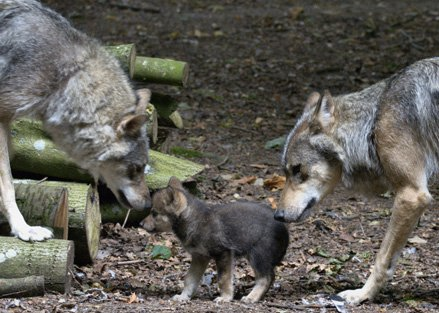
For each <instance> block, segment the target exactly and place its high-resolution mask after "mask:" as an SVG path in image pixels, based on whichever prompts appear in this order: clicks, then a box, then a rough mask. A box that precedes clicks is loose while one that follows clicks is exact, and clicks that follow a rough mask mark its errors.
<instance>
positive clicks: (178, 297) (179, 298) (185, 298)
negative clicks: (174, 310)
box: [171, 295, 191, 302]
mask: <svg viewBox="0 0 439 313" xmlns="http://www.w3.org/2000/svg"><path fill="white" fill-rule="evenodd" d="M171 300H172V301H178V302H184V301H190V300H191V298H189V297H188V296H185V295H175V296H173V297H172V298H171Z"/></svg>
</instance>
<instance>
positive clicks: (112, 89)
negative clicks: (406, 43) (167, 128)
mask: <svg viewBox="0 0 439 313" xmlns="http://www.w3.org/2000/svg"><path fill="white" fill-rule="evenodd" d="M149 97H150V92H149V90H146V89H145V90H142V91H139V92H138V93H137V95H136V92H134V91H133V89H132V88H131V86H130V84H129V81H128V79H127V77H126V76H125V74H124V73H123V71H122V70H121V69H120V66H119V65H118V63H117V61H116V60H115V59H114V58H113V57H111V56H110V55H109V54H108V53H107V52H106V51H105V50H104V48H102V47H101V46H100V44H99V43H98V42H97V41H95V40H94V39H91V38H89V37H87V36H86V35H85V34H83V33H81V32H79V31H77V30H75V29H74V28H73V27H72V26H71V25H70V24H69V23H68V22H67V21H66V20H65V19H64V18H63V17H61V16H60V15H59V14H57V13H55V12H53V11H52V10H50V9H48V8H45V7H43V6H42V5H41V4H40V3H39V2H37V1H33V0H1V1H0V197H1V205H0V207H1V209H0V210H1V211H2V212H3V214H5V216H6V218H7V219H8V222H9V225H10V226H11V232H12V234H13V235H15V236H17V237H19V238H20V239H22V240H34V241H39V240H44V239H46V238H50V237H51V236H52V233H51V232H50V231H49V230H47V229H45V228H42V227H39V226H35V227H31V226H29V225H28V224H27V223H26V222H25V220H24V219H23V216H22V214H21V213H20V212H19V210H18V208H17V204H16V202H15V194H14V187H13V183H12V175H11V169H10V165H9V156H8V151H9V149H8V143H9V130H10V129H9V125H10V123H11V121H12V120H14V119H15V118H18V117H23V116H30V117H33V118H36V119H40V120H42V122H43V125H44V128H45V130H46V131H47V132H48V134H49V135H50V136H51V137H52V139H53V141H54V142H55V144H57V145H58V147H60V148H61V149H62V150H64V151H65V152H66V153H67V154H68V155H69V156H70V157H71V158H72V159H73V160H74V161H75V162H76V163H77V164H78V165H79V166H80V167H82V168H84V169H86V170H88V171H89V172H90V173H91V174H92V175H93V177H94V178H95V180H97V179H98V178H102V179H103V180H104V181H105V182H106V184H107V186H108V187H109V188H110V189H111V190H112V191H113V193H114V194H115V195H116V197H117V198H118V200H119V201H120V202H121V203H122V204H123V205H125V206H126V207H130V208H134V209H146V208H148V207H150V205H151V200H150V197H149V191H148V188H147V187H146V185H145V182H144V175H145V174H144V168H145V164H146V163H147V159H148V155H147V150H148V141H147V137H146V129H145V126H144V124H145V121H146V116H145V114H143V113H142V112H144V108H145V105H146V104H147V102H148V101H149Z"/></svg>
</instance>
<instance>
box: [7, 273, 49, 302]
mask: <svg viewBox="0 0 439 313" xmlns="http://www.w3.org/2000/svg"><path fill="white" fill-rule="evenodd" d="M36 296H44V277H43V276H28V277H22V278H0V298H22V297H36Z"/></svg>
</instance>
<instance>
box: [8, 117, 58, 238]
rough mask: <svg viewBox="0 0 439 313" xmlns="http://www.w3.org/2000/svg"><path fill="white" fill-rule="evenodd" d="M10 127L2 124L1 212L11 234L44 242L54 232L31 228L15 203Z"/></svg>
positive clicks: (36, 227)
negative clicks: (10, 159) (10, 151)
mask: <svg viewBox="0 0 439 313" xmlns="http://www.w3.org/2000/svg"><path fill="white" fill-rule="evenodd" d="M8 140H9V127H8V124H5V123H0V197H1V203H0V205H1V207H0V208H1V211H2V212H3V214H4V215H5V216H6V219H7V220H8V222H9V225H10V227H11V233H12V234H13V235H14V236H16V237H18V238H20V239H21V240H24V241H42V240H45V239H48V238H51V237H52V232H51V231H50V230H48V229H46V228H43V227H39V226H29V225H28V224H27V223H26V221H25V220H24V218H23V215H22V214H21V213H20V210H19V209H18V207H17V203H16V202H15V190H14V183H13V181H12V174H11V167H10V164H9V151H8Z"/></svg>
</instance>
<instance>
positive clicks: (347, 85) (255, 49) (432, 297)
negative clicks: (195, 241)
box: [0, 0, 439, 313]
mask: <svg viewBox="0 0 439 313" xmlns="http://www.w3.org/2000/svg"><path fill="white" fill-rule="evenodd" d="M43 2H44V3H46V4H48V5H49V6H50V7H52V8H54V9H55V10H57V11H59V12H61V13H62V14H63V15H64V16H66V17H68V18H69V19H70V20H71V21H72V23H73V24H74V25H75V26H76V27H78V28H79V29H81V30H83V31H85V32H86V33H88V34H90V35H92V36H94V37H97V38H99V39H100V40H101V41H102V42H104V43H105V44H118V43H129V42H135V43H136V44H137V50H138V54H139V55H147V56H156V57H166V58H174V59H178V60H183V61H187V62H188V63H189V64H190V68H191V69H190V71H191V77H190V84H189V86H188V87H187V88H184V89H179V88H175V87H167V86H156V85H151V86H149V87H150V88H151V89H152V90H153V91H161V92H165V93H167V94H170V95H173V96H175V97H176V98H177V99H178V100H179V101H180V102H181V109H180V110H181V112H182V115H183V117H184V121H185V128H184V129H183V130H172V131H171V132H170V134H169V137H168V139H167V141H166V142H165V143H164V144H163V145H162V146H161V147H158V148H159V149H162V150H163V151H165V152H168V151H170V150H169V148H170V147H173V146H180V147H184V148H187V149H193V150H196V151H200V152H202V153H203V157H200V158H194V159H193V160H194V161H196V162H200V163H202V164H205V165H206V170H205V171H204V172H203V173H202V174H201V175H200V176H199V177H197V181H198V188H199V191H200V193H199V196H200V197H201V198H204V199H206V200H208V201H211V202H219V201H221V202H225V201H231V200H235V199H237V198H242V199H251V200H257V201H262V202H267V203H268V202H270V201H272V202H273V201H274V202H276V201H277V200H278V198H279V193H280V191H279V190H278V189H276V188H274V189H270V188H264V187H263V186H262V185H260V184H254V183H245V181H246V179H245V178H247V177H249V176H255V177H256V178H261V179H270V178H272V177H273V175H282V170H281V168H280V154H281V148H280V147H274V148H271V149H265V148H264V146H265V144H266V143H267V142H268V141H270V140H272V139H276V138H279V137H281V136H284V135H286V134H287V133H288V132H289V130H290V129H291V128H292V127H293V125H294V122H295V121H296V119H297V118H298V116H299V114H300V112H301V111H302V108H303V103H304V102H305V99H306V97H307V96H308V95H309V93H310V92H311V91H314V90H318V91H323V90H325V89H329V90H330V91H331V92H332V93H333V94H339V93H346V92H350V91H355V90H359V89H361V88H363V87H365V86H368V85H370V84H372V83H374V82H376V81H378V80H380V79H382V78H385V77H387V76H389V75H391V74H392V73H394V72H395V71H397V70H399V69H401V68H403V67H404V66H406V65H408V64H410V63H412V62H414V61H415V60H418V59H421V58H426V57H431V56H434V55H436V54H437V51H439V39H438V38H439V27H438V26H439V25H438V24H439V10H438V8H437V3H436V1H425V0H420V1H416V2H413V1H407V0H404V1H386V2H383V1H378V0H372V1H349V2H347V1H341V0H334V1H323V0H320V1H312V2H311V1H304V0H296V1H288V0H276V1H260V0H256V1H250V0H238V1H230V0H227V1H212V0H204V1H201V0H199V1H188V0H167V1H158V0H149V1H147V2H146V1H141V0H126V1H123V0H115V1H109V0H100V1H91V0H78V1H72V2H70V1H60V0H45V1H43ZM121 4H123V5H121ZM240 178H244V179H243V180H242V181H241V183H240V182H237V180H238V179H240ZM250 181H253V180H250ZM259 181H260V180H259ZM432 192H433V194H434V196H435V197H437V194H438V193H437V190H436V187H435V186H434V185H433V186H432ZM391 206H392V199H390V198H387V197H377V198H374V199H370V200H366V199H363V198H361V197H357V196H356V195H353V194H351V193H348V192H346V191H345V190H343V189H342V188H340V189H338V190H337V191H336V192H335V193H334V194H333V195H331V196H329V197H328V198H327V199H326V200H325V201H323V202H322V203H321V204H320V205H319V206H318V207H317V208H316V209H315V214H314V215H313V216H312V217H311V218H310V219H308V220H307V221H306V222H303V223H300V224H291V225H289V229H290V236H291V240H290V247H289V249H288V253H287V255H286V257H285V260H284V262H283V263H282V265H281V266H279V268H278V270H277V275H276V282H275V284H274V286H273V287H272V288H271V289H270V290H269V292H268V294H267V295H266V297H265V298H264V300H263V301H262V302H261V303H258V304H253V305H248V304H243V303H241V302H240V301H239V298H240V297H242V296H243V295H245V294H247V293H248V292H249V290H250V289H251V287H252V284H253V281H254V278H253V274H252V273H251V270H250V269H249V267H248V265H247V264H246V263H245V262H244V261H241V260H239V261H237V262H236V275H235V288H236V290H235V293H236V301H233V302H231V303H225V304H216V303H214V302H213V301H212V299H214V297H215V296H216V295H217V290H216V272H215V267H214V265H213V264H211V267H209V268H208V270H207V272H206V275H205V278H204V284H203V285H202V286H200V288H199V292H198V293H197V296H196V297H195V299H194V300H192V301H191V302H188V303H173V302H171V301H170V300H169V299H170V297H171V296H172V295H174V294H176V293H178V292H180V290H181V289H182V283H183V279H184V275H185V273H186V271H187V269H188V265H189V261H190V258H189V257H188V255H187V254H185V253H184V252H183V251H182V249H181V248H180V245H179V243H178V241H177V240H176V239H175V237H174V236H172V235H171V234H161V235H148V234H147V233H146V232H145V231H144V230H142V229H141V228H136V227H130V228H127V229H123V228H121V227H120V226H118V225H111V224H107V225H104V229H103V239H102V245H101V253H100V255H99V259H98V260H97V262H96V263H95V264H94V265H92V266H85V267H81V268H76V271H75V284H74V289H73V292H72V293H71V294H70V295H53V294H48V295H47V296H45V297H40V298H30V299H20V300H18V301H15V302H14V301H13V300H9V299H7V300H1V302H0V303H1V306H0V311H2V310H5V311H7V312H114V313H116V312H154V311H162V312H167V311H171V312H173V311H175V312H186V311H188V312H214V311H215V312H216V311H233V312H255V311H257V312H293V311H297V312H299V311H311V312H312V311H316V312H317V311H321V312H325V311H332V312H334V311H336V309H335V308H334V306H333V305H332V303H331V302H330V301H329V300H328V296H329V295H332V294H335V293H337V292H339V291H342V290H344V289H349V288H359V287H361V286H362V284H363V283H364V282H365V280H366V278H367V276H368V273H369V269H370V266H371V265H372V264H373V260H374V255H375V253H376V252H377V250H378V248H379V244H380V241H381V239H382V237H383V234H384V230H385V227H386V225H387V223H388V220H389V216H390V210H391ZM438 222H439V210H437V205H436V204H435V205H434V206H433V208H432V209H430V210H428V211H427V212H426V213H425V214H424V216H423V217H422V219H421V221H420V223H419V227H417V228H416V230H415V232H414V233H413V235H412V237H414V238H417V237H418V238H417V239H418V240H414V241H412V243H408V244H407V246H406V248H405V249H404V250H403V252H402V258H401V260H400V263H399V265H398V267H397V270H396V272H395V275H394V279H393V280H392V282H391V283H389V284H388V286H387V287H386V288H385V289H384V290H383V291H382V292H381V293H380V295H379V296H378V297H377V299H376V300H375V301H374V302H367V303H364V304H362V305H360V306H359V307H355V308H351V307H349V308H347V309H348V311H349V312H351V311H352V312H387V311H389V312H436V311H438V310H439V301H438V299H439V278H438V268H439V256H438V251H439V249H438V248H439V232H438V227H439V226H438V225H439V223H438ZM416 236H417V237H416ZM419 239H421V240H419ZM424 242H425V243H424ZM158 244H160V245H164V246H166V247H168V248H169V249H170V250H171V251H172V252H173V253H172V257H170V258H169V259H153V258H152V257H151V246H153V245H158Z"/></svg>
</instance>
